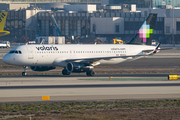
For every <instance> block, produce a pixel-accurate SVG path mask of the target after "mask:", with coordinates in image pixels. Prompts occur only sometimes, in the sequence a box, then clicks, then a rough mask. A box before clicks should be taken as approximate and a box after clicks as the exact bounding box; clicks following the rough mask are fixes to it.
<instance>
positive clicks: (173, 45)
mask: <svg viewBox="0 0 180 120" xmlns="http://www.w3.org/2000/svg"><path fill="white" fill-rule="evenodd" d="M173 5H174V2H173V0H172V8H173V11H172V12H173V22H172V24H173V26H172V27H173V28H172V42H173V46H175V42H174V6H173Z"/></svg>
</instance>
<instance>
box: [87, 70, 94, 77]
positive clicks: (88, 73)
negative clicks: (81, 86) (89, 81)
mask: <svg viewBox="0 0 180 120" xmlns="http://www.w3.org/2000/svg"><path fill="white" fill-rule="evenodd" d="M86 75H87V76H94V75H95V72H94V71H93V70H89V71H87V72H86Z"/></svg>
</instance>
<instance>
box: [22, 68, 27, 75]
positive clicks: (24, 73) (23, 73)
mask: <svg viewBox="0 0 180 120" xmlns="http://www.w3.org/2000/svg"><path fill="white" fill-rule="evenodd" d="M23 68H24V72H22V76H27V72H26V69H27V68H28V66H24V67H23Z"/></svg>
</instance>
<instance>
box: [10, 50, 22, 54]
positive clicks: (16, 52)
mask: <svg viewBox="0 0 180 120" xmlns="http://www.w3.org/2000/svg"><path fill="white" fill-rule="evenodd" d="M9 53H10V54H12V53H15V54H22V52H21V51H19V50H18V51H17V50H11V51H9Z"/></svg>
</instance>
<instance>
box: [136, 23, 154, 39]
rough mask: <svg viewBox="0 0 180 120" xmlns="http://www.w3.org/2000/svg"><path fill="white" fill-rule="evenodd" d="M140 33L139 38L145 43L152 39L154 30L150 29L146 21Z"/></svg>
mask: <svg viewBox="0 0 180 120" xmlns="http://www.w3.org/2000/svg"><path fill="white" fill-rule="evenodd" d="M138 33H139V37H140V38H143V42H146V41H147V38H150V34H153V29H150V25H147V24H146V21H145V22H144V23H143V25H142V26H141V28H140V29H139V31H138Z"/></svg>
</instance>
